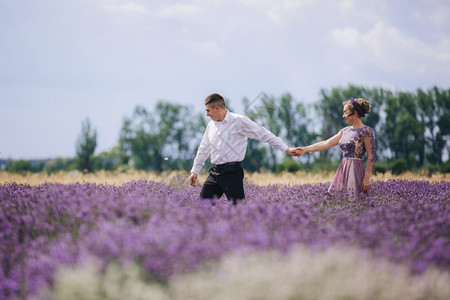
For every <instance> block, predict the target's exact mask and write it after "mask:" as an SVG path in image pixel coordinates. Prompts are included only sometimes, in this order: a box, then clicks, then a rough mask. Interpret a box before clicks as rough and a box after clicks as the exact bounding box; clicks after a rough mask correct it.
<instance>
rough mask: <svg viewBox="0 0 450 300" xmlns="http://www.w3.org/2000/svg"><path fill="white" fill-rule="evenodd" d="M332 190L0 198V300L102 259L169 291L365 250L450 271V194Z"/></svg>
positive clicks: (157, 186) (19, 192) (55, 188)
mask: <svg viewBox="0 0 450 300" xmlns="http://www.w3.org/2000/svg"><path fill="white" fill-rule="evenodd" d="M327 187H328V185H327V184H315V185H298V186H283V185H272V186H267V187H261V186H256V185H250V184H246V186H245V188H246V195H247V199H246V200H245V201H244V202H243V203H241V204H239V205H237V206H232V205H229V204H228V203H226V201H222V200H223V199H220V200H217V201H215V205H214V206H212V205H211V203H210V202H209V201H205V200H200V199H198V194H199V190H198V188H185V187H179V188H176V187H172V186H167V185H164V184H162V183H158V182H148V181H135V182H130V183H127V184H124V185H122V186H113V185H95V184H71V185H62V184H43V185H39V186H27V185H17V184H6V185H2V186H0V229H1V231H0V261H1V264H2V271H1V273H0V298H5V299H7V298H11V297H13V296H18V297H20V298H27V297H28V296H29V295H32V294H35V293H36V292H37V291H38V290H39V289H40V288H41V287H43V286H51V285H52V284H53V282H54V274H55V270H57V269H58V268H59V267H60V266H61V265H77V264H80V263H82V262H83V261H85V260H87V259H89V258H90V257H92V256H94V257H96V258H98V259H99V260H100V261H101V262H102V263H103V264H104V266H105V268H106V266H107V264H108V263H109V262H111V261H116V262H119V263H128V262H131V261H133V262H137V263H138V264H139V265H140V266H142V267H143V268H144V270H145V277H146V279H147V280H154V281H158V282H165V281H167V280H168V279H169V278H170V277H171V276H172V275H174V274H184V273H188V272H191V271H194V270H196V269H198V268H199V267H200V266H201V265H202V264H204V263H205V262H207V261H216V260H218V259H220V258H221V257H223V256H224V255H227V254H228V253H230V252H237V251H241V250H258V251H261V250H262V251H264V250H278V251H280V252H282V253H285V252H287V251H288V250H289V249H290V248H292V247H293V246H294V245H297V244H303V245H305V246H308V247H310V248H311V249H318V250H320V249H326V248H328V247H329V246H331V245H340V246H348V247H355V246H356V247H359V248H364V249H368V250H370V251H372V252H373V253H374V254H375V255H377V256H380V257H384V258H387V259H390V260H392V261H394V262H397V263H401V264H403V265H406V266H407V267H409V268H410V270H411V272H412V273H416V274H420V273H421V272H423V271H424V270H426V269H427V268H428V267H429V266H436V267H438V268H440V269H443V270H449V267H450V207H449V199H450V182H438V183H429V182H425V181H423V182H422V181H401V180H392V181H387V182H375V183H374V184H373V186H372V189H371V192H370V193H369V194H368V195H367V196H365V197H363V199H362V201H358V202H356V201H349V200H348V199H349V197H348V195H345V194H328V193H327V192H326V190H327Z"/></svg>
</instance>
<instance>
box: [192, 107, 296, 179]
mask: <svg viewBox="0 0 450 300" xmlns="http://www.w3.org/2000/svg"><path fill="white" fill-rule="evenodd" d="M247 138H252V139H255V140H258V141H261V142H265V143H269V144H271V145H272V146H274V147H275V148H277V149H280V150H281V151H283V152H286V150H287V149H288V148H289V147H288V146H287V145H286V144H285V143H284V142H283V141H282V140H281V138H279V137H277V136H275V135H274V134H273V133H272V132H270V131H269V130H267V129H265V128H264V127H262V126H260V125H258V124H256V123H255V122H253V121H252V120H250V118H248V117H246V116H243V115H239V114H235V113H232V112H229V111H227V114H226V115H225V118H224V119H223V121H222V122H218V121H213V120H211V121H210V122H209V123H208V126H206V130H205V133H204V134H203V137H202V141H201V142H200V147H199V148H198V151H197V155H196V157H195V159H194V165H193V167H192V170H191V172H193V173H196V174H198V173H199V172H200V170H201V168H202V167H203V165H204V164H205V161H206V159H207V158H208V156H210V155H211V162H212V163H213V164H216V165H220V164H224V163H228V162H236V161H242V160H243V159H244V158H245V152H246V150H247Z"/></svg>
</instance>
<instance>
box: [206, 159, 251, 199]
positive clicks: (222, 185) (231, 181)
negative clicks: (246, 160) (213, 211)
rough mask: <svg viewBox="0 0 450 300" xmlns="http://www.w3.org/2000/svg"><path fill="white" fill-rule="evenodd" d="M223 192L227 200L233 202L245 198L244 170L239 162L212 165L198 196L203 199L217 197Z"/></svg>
mask: <svg viewBox="0 0 450 300" xmlns="http://www.w3.org/2000/svg"><path fill="white" fill-rule="evenodd" d="M223 193H225V195H226V196H227V198H228V200H230V201H233V204H236V203H237V202H238V201H239V200H241V199H244V198H245V195H244V170H243V169H242V166H241V163H240V162H231V163H225V164H221V165H215V166H214V167H212V168H211V169H210V170H209V176H208V178H207V179H206V181H205V183H204V184H203V188H202V191H201V193H200V197H201V198H203V199H214V198H217V199H218V198H220V197H221V196H222V195H223Z"/></svg>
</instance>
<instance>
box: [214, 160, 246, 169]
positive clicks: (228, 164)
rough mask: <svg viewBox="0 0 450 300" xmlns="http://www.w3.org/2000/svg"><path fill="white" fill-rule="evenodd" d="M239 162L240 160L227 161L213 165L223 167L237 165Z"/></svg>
mask: <svg viewBox="0 0 450 300" xmlns="http://www.w3.org/2000/svg"><path fill="white" fill-rule="evenodd" d="M240 164H241V162H240V161H233V162H227V163H224V164H220V165H215V166H216V167H218V168H223V167H228V166H238V165H240Z"/></svg>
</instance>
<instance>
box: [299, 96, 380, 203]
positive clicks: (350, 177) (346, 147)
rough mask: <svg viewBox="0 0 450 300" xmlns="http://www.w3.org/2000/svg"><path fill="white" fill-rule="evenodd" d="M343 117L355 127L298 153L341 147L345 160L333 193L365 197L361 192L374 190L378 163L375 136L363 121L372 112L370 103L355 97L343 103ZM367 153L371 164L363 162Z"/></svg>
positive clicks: (332, 188) (332, 185) (300, 148)
mask: <svg viewBox="0 0 450 300" xmlns="http://www.w3.org/2000/svg"><path fill="white" fill-rule="evenodd" d="M342 104H343V106H344V109H343V111H344V114H343V116H342V117H343V118H344V119H345V121H346V122H347V123H349V124H351V125H352V126H348V127H345V128H343V129H341V130H340V131H339V132H338V133H337V134H336V135H335V136H333V137H331V138H329V139H328V140H325V141H321V142H318V143H316V144H313V145H310V146H306V147H298V148H297V151H298V153H301V154H304V153H308V152H316V151H322V150H326V149H329V148H331V147H334V146H336V145H339V146H340V147H341V149H342V151H343V158H342V161H341V164H340V165H339V168H338V170H337V171H336V174H335V175H334V178H333V181H332V182H331V185H330V188H329V189H328V190H329V191H333V190H334V191H336V190H346V191H348V192H350V193H352V194H354V197H355V199H360V198H361V192H366V191H367V190H368V189H369V188H370V176H371V175H372V167H373V164H374V162H375V136H374V133H373V130H372V128H370V127H369V126H366V125H364V124H363V122H362V120H361V118H362V117H364V116H365V115H366V114H367V113H369V112H370V103H369V101H367V100H365V99H354V98H351V99H350V100H348V101H345V102H343V103H342ZM366 153H367V163H366V167H365V168H364V164H363V162H362V160H363V158H364V155H365V154H366Z"/></svg>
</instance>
